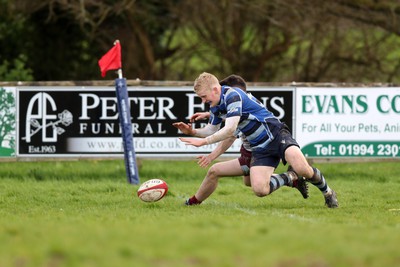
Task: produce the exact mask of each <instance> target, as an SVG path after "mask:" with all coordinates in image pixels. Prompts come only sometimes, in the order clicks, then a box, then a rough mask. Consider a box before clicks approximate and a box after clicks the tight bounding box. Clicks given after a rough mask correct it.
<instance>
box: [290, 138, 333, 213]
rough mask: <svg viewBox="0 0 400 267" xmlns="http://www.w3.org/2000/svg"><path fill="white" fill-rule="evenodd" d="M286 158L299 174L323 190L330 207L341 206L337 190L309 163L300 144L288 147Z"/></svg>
mask: <svg viewBox="0 0 400 267" xmlns="http://www.w3.org/2000/svg"><path fill="white" fill-rule="evenodd" d="M285 159H286V161H287V162H288V163H289V164H290V165H291V166H292V168H293V169H294V171H295V172H296V173H297V174H298V175H299V176H303V177H304V178H305V179H306V180H307V181H308V182H310V183H311V184H313V185H315V186H316V187H317V188H318V189H319V190H320V191H321V193H322V194H323V195H324V197H325V203H326V205H327V206H328V207H329V208H336V207H338V206H339V204H338V201H337V198H336V193H335V191H333V190H332V189H331V188H330V187H329V185H328V183H327V182H326V180H325V177H324V176H323V174H322V173H321V171H320V170H318V169H317V168H314V167H312V166H310V165H309V164H308V162H307V160H306V158H305V157H304V155H303V153H302V152H301V150H300V148H299V147H298V146H294V145H293V146H290V147H288V148H287V149H286V151H285Z"/></svg>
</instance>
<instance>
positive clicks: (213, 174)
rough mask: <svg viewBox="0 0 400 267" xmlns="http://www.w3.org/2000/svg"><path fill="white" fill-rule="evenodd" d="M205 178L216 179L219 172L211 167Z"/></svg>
mask: <svg viewBox="0 0 400 267" xmlns="http://www.w3.org/2000/svg"><path fill="white" fill-rule="evenodd" d="M207 176H208V177H209V178H213V179H217V178H218V176H219V170H218V167H216V166H215V165H212V166H211V167H210V168H209V169H208V172H207Z"/></svg>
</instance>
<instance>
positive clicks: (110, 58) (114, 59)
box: [99, 40, 122, 77]
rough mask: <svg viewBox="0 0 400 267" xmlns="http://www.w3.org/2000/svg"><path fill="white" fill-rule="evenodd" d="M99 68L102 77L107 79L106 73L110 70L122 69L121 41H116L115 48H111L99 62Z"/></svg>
mask: <svg viewBox="0 0 400 267" xmlns="http://www.w3.org/2000/svg"><path fill="white" fill-rule="evenodd" d="M99 66H100V71H101V76H102V77H105V76H106V72H107V71H109V70H116V69H120V68H121V67H122V63H121V45H120V44H119V41H118V40H117V41H115V43H114V47H113V48H111V49H110V50H109V51H108V52H107V53H106V54H105V55H104V56H102V57H101V58H100V60H99Z"/></svg>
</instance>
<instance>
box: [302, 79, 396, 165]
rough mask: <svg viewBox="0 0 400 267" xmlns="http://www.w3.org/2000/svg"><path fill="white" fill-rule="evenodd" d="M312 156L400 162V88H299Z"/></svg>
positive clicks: (305, 136)
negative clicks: (397, 160) (393, 159)
mask: <svg viewBox="0 0 400 267" xmlns="http://www.w3.org/2000/svg"><path fill="white" fill-rule="evenodd" d="M296 139H297V141H298V142H299V144H300V145H301V147H302V151H303V152H304V154H305V155H306V156H307V157H377V158H380V157H384V158H388V157H391V158H395V157H396V158H398V157H400V88H390V87H386V88H384V87H379V88H296Z"/></svg>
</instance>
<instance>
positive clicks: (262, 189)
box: [253, 187, 269, 197]
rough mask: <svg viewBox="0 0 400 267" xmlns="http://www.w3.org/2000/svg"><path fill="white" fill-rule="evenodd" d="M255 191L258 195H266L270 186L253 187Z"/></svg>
mask: <svg viewBox="0 0 400 267" xmlns="http://www.w3.org/2000/svg"><path fill="white" fill-rule="evenodd" d="M253 192H254V194H255V195H256V196H258V197H265V196H267V195H268V193H269V188H266V187H253Z"/></svg>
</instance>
